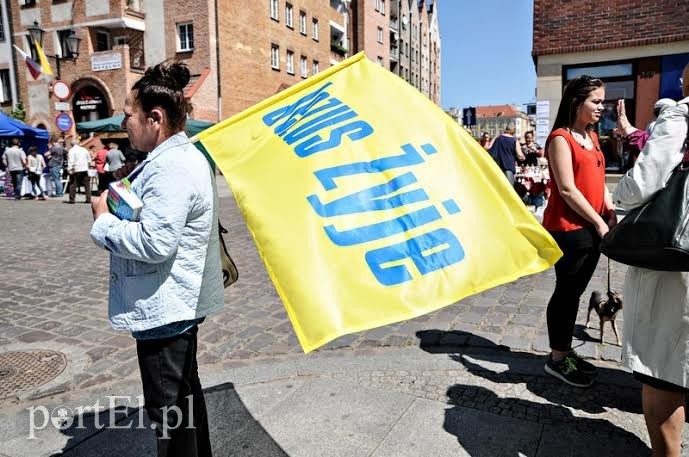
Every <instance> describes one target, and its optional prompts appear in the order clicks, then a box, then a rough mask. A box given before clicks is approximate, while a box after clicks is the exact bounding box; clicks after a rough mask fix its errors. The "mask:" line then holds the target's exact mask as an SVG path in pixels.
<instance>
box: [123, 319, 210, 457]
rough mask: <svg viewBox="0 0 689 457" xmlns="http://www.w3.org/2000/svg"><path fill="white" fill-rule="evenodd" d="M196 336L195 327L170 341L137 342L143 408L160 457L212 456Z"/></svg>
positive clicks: (168, 339)
mask: <svg viewBox="0 0 689 457" xmlns="http://www.w3.org/2000/svg"><path fill="white" fill-rule="evenodd" d="M197 332H198V326H196V325H195V326H194V327H192V328H191V329H189V330H188V331H186V332H184V333H182V334H180V335H177V336H174V337H171V338H164V339H159V340H137V341H136V351H137V354H138V356H139V368H140V369H141V382H142V384H143V391H144V402H145V406H144V408H145V409H146V413H147V414H148V417H149V419H150V420H151V422H152V423H153V424H155V432H156V437H157V442H158V456H159V457H175V456H179V457H197V456H198V457H210V456H211V455H212V454H211V443H210V436H209V433H208V416H207V413H206V401H205V399H204V397H203V390H202V389H201V381H200V380H199V375H198V365H197V363H196V347H197V342H196V335H197ZM164 408H167V409H164ZM179 412H181V417H180V416H179Z"/></svg>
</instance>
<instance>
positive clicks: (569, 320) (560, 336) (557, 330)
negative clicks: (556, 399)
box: [546, 229, 600, 351]
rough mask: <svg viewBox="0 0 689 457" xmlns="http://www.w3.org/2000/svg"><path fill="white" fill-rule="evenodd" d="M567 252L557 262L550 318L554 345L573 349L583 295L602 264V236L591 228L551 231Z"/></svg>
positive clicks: (549, 311) (552, 344) (563, 349)
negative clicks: (600, 249) (599, 264)
mask: <svg viewBox="0 0 689 457" xmlns="http://www.w3.org/2000/svg"><path fill="white" fill-rule="evenodd" d="M551 234H552V235H553V237H554V238H555V240H556V241H557V244H558V245H559V246H560V249H561V250H562V253H563V254H564V255H563V256H562V257H561V258H560V260H558V261H557V263H556V264H555V291H554V292H553V296H552V297H551V298H550V301H549V302H548V310H547V312H546V319H547V322H548V338H549V339H550V348H551V349H555V350H556V351H569V350H570V349H572V335H573V334H574V324H575V322H576V320H577V312H578V311H579V299H580V298H581V296H582V294H583V293H584V291H585V290H586V287H587V286H588V284H589V281H590V280H591V276H593V272H594V271H595V270H596V265H598V259H599V258H600V251H599V250H598V246H599V244H600V238H599V237H598V235H597V234H596V233H595V232H593V233H592V232H591V230H589V229H582V230H581V231H580V230H576V231H574V232H559V233H551Z"/></svg>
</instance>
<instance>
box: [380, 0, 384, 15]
mask: <svg viewBox="0 0 689 457" xmlns="http://www.w3.org/2000/svg"><path fill="white" fill-rule="evenodd" d="M380 14H382V15H385V0H380Z"/></svg>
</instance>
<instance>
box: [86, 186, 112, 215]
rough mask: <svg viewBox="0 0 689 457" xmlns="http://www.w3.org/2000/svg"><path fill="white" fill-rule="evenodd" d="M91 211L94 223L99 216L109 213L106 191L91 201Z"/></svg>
mask: <svg viewBox="0 0 689 457" xmlns="http://www.w3.org/2000/svg"><path fill="white" fill-rule="evenodd" d="M91 211H92V212H93V220H94V221H95V220H96V219H98V217H99V216H100V215H101V214H105V213H109V212H110V210H109V209H108V191H107V190H104V191H103V193H102V194H100V197H96V198H93V199H92V202H91Z"/></svg>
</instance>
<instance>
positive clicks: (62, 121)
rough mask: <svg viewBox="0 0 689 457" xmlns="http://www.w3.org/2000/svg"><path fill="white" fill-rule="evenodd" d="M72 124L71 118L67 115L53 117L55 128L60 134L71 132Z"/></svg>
mask: <svg viewBox="0 0 689 457" xmlns="http://www.w3.org/2000/svg"><path fill="white" fill-rule="evenodd" d="M73 125H74V122H73V121H72V116H70V115H69V114H67V113H60V114H58V115H57V117H55V127H57V128H58V129H60V131H62V132H67V131H69V130H71V128H72V126H73Z"/></svg>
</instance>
